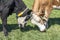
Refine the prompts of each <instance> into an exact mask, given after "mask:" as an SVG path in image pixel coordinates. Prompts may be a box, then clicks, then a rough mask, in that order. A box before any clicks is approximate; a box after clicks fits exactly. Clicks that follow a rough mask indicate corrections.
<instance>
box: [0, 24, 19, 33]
mask: <svg viewBox="0 0 60 40" xmlns="http://www.w3.org/2000/svg"><path fill="white" fill-rule="evenodd" d="M18 28H19V27H18V25H17V24H8V25H7V29H8V32H11V30H16V29H18ZM2 30H3V29H2V24H0V31H2Z"/></svg>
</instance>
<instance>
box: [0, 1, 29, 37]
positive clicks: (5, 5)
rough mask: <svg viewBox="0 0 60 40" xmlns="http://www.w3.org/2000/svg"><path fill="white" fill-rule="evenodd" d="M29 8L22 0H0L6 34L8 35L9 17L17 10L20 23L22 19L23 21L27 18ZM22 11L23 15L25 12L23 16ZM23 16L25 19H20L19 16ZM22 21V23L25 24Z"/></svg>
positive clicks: (0, 14) (0, 11) (1, 15)
mask: <svg viewBox="0 0 60 40" xmlns="http://www.w3.org/2000/svg"><path fill="white" fill-rule="evenodd" d="M28 10H29V9H28V8H27V6H26V5H25V4H24V2H23V1H22V0H0V17H1V20H2V27H3V32H4V35H5V36H7V35H8V28H7V17H8V16H9V15H10V14H12V13H14V12H15V13H16V17H17V19H18V22H19V23H18V24H19V25H20V23H21V20H23V21H25V20H26V17H25V16H26V15H27V12H28ZM23 11H24V12H23ZM21 12H23V13H22V15H23V14H24V15H23V16H21V15H20V13H21ZM21 17H23V19H21V20H20V19H19V18H21ZM19 20H20V21H19ZM25 22H26V21H25ZM22 23H23V22H22ZM22 23H21V25H23V24H22Z"/></svg>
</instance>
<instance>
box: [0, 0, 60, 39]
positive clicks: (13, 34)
mask: <svg viewBox="0 0 60 40" xmlns="http://www.w3.org/2000/svg"><path fill="white" fill-rule="evenodd" d="M23 1H24V2H25V4H26V5H27V6H28V8H30V9H31V7H32V4H33V0H23ZM48 23H49V28H48V29H47V31H46V32H40V31H39V29H38V27H37V26H35V25H33V24H32V23H31V22H30V21H28V24H27V25H26V26H27V27H26V29H25V31H24V32H21V30H20V29H19V27H18V25H17V19H16V14H12V15H10V16H9V17H8V30H9V35H8V36H7V37H5V36H4V34H3V31H2V27H1V26H2V25H1V24H2V22H1V20H0V40H60V10H53V11H52V12H51V15H50V17H49V22H48Z"/></svg>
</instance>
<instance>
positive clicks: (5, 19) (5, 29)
mask: <svg viewBox="0 0 60 40" xmlns="http://www.w3.org/2000/svg"><path fill="white" fill-rule="evenodd" d="M2 26H3V31H4V34H5V36H7V35H8V32H7V18H3V17H2Z"/></svg>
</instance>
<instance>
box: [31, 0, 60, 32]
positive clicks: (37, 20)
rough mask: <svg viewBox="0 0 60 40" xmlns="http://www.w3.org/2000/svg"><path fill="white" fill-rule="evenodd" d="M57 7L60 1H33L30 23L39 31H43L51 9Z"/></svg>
mask: <svg viewBox="0 0 60 40" xmlns="http://www.w3.org/2000/svg"><path fill="white" fill-rule="evenodd" d="M59 6H60V0H34V3H33V7H32V19H31V22H32V23H33V24H36V25H37V26H38V27H39V29H40V31H45V30H46V27H47V26H48V25H47V22H48V18H49V16H50V14H51V11H52V9H53V8H59Z"/></svg>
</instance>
